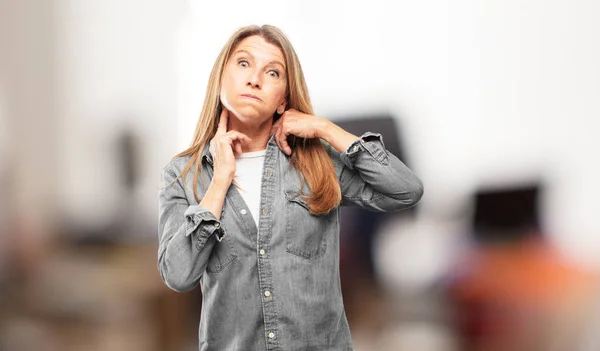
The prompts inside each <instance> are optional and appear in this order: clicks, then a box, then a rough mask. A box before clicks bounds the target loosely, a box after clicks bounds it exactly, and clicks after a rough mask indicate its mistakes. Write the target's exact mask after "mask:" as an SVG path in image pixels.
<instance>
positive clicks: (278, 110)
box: [277, 100, 287, 114]
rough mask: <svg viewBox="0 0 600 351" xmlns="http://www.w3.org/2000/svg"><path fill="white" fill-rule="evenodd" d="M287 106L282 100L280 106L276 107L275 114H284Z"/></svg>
mask: <svg viewBox="0 0 600 351" xmlns="http://www.w3.org/2000/svg"><path fill="white" fill-rule="evenodd" d="M286 106H287V101H285V100H283V101H282V102H281V104H279V106H278V107H277V113H278V114H283V112H285V107H286Z"/></svg>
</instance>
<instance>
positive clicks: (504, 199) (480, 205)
mask: <svg viewBox="0 0 600 351" xmlns="http://www.w3.org/2000/svg"><path fill="white" fill-rule="evenodd" d="M542 191H543V186H542V185H541V183H534V184H526V185H521V186H515V187H513V188H504V189H490V190H486V189H482V190H480V191H478V192H477V194H476V195H475V211H474V212H475V213H474V217H473V236H474V238H475V240H476V241H478V242H483V243H492V242H510V241H516V240H522V239H525V238H526V237H527V236H529V235H538V234H539V233H540V231H538V230H537V229H538V228H539V227H540V222H539V214H538V212H539V211H538V203H539V196H540V193H541V192H542Z"/></svg>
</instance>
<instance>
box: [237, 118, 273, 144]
mask: <svg viewBox="0 0 600 351" xmlns="http://www.w3.org/2000/svg"><path fill="white" fill-rule="evenodd" d="M272 126H273V120H272V119H267V120H266V121H265V122H264V123H262V124H250V125H249V124H245V123H241V122H240V120H239V119H237V118H236V117H235V116H231V115H230V117H229V126H228V128H227V129H228V130H237V131H238V132H240V133H244V134H246V135H247V136H249V137H250V138H251V139H252V141H251V142H249V143H246V144H242V152H252V151H260V150H264V149H266V148H267V143H268V142H269V139H270V138H271V127H272Z"/></svg>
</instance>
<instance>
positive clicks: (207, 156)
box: [202, 133, 277, 166]
mask: <svg viewBox="0 0 600 351" xmlns="http://www.w3.org/2000/svg"><path fill="white" fill-rule="evenodd" d="M269 145H272V146H275V147H277V142H276V141H275V133H273V134H271V137H270V138H269V141H268V142H267V149H268V148H269ZM204 162H208V163H210V165H211V166H212V165H213V158H212V154H211V153H210V143H206V145H204V149H203V150H202V164H204Z"/></svg>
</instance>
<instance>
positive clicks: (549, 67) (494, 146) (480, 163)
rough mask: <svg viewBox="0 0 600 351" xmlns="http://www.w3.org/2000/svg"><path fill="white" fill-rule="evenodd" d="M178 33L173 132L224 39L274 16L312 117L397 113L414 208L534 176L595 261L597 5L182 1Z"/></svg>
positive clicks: (560, 225)
mask: <svg viewBox="0 0 600 351" xmlns="http://www.w3.org/2000/svg"><path fill="white" fill-rule="evenodd" d="M189 4H190V5H191V9H192V11H191V12H190V13H188V15H187V17H186V19H185V21H184V22H183V24H182V27H181V36H180V38H181V42H180V43H179V64H180V66H179V90H180V92H181V94H180V99H179V102H178V106H179V114H178V120H179V126H178V128H179V132H178V135H179V138H178V146H179V148H183V147H185V146H187V145H188V144H189V141H190V140H191V136H192V134H193V129H194V126H195V122H196V119H197V116H198V113H199V111H200V108H201V104H202V99H203V97H204V93H205V88H206V82H207V79H208V74H209V72H210V69H211V67H212V64H213V62H214V60H215V59H216V56H217V54H218V52H219V50H220V48H221V46H222V45H223V44H224V42H225V41H226V39H227V38H228V36H229V35H230V34H231V33H232V32H233V31H234V30H235V29H236V28H237V27H239V26H241V25H244V24H250V23H255V24H263V23H270V24H274V25H277V26H279V27H280V28H282V29H283V30H284V32H286V33H287V34H288V36H289V37H290V39H291V41H292V43H293V44H294V46H295V48H296V50H297V52H298V54H299V56H300V60H301V62H302V65H303V67H304V70H305V74H306V77H307V81H308V85H309V89H310V91H311V95H312V98H313V103H314V105H315V110H316V113H318V114H321V115H324V116H327V115H335V116H339V115H341V114H343V113H348V114H355V113H358V112H361V111H372V110H376V111H382V110H384V111H385V110H387V111H390V112H392V113H394V114H396V115H397V116H398V117H400V118H401V119H402V123H403V127H404V130H405V131H406V135H405V137H406V141H407V143H408V145H407V147H408V150H409V151H410V152H411V153H412V154H411V159H412V160H414V161H413V162H412V163H413V164H414V168H415V171H417V173H418V174H419V175H420V176H421V177H422V178H423V180H424V182H425V188H426V195H425V197H424V198H423V200H422V203H423V209H424V213H423V216H425V217H427V216H428V215H431V216H434V215H438V214H440V213H444V212H446V211H451V210H452V208H455V207H456V206H457V205H458V206H464V205H465V201H466V197H467V196H468V195H469V194H470V192H471V191H472V190H473V189H475V187H477V186H479V185H501V184H503V183H511V182H518V181H527V180H530V179H535V178H537V177H541V178H542V179H546V181H547V185H548V186H549V187H548V189H547V191H548V193H547V198H548V201H547V202H546V204H547V205H546V206H545V207H544V210H545V217H544V224H545V225H546V230H547V231H548V232H549V233H550V234H551V236H552V237H553V238H554V239H555V240H556V242H558V243H559V244H560V245H561V247H562V248H564V249H565V250H566V251H567V252H569V253H571V254H572V255H573V256H574V257H575V258H577V259H581V260H592V261H594V262H595V263H596V264H600V256H599V255H595V254H594V253H595V252H596V251H597V250H599V249H600V235H598V234H600V221H598V220H597V219H596V218H595V212H596V211H594V210H595V209H597V208H598V206H596V204H595V201H594V200H595V199H594V196H595V195H596V194H599V193H600V185H599V182H597V181H595V180H596V179H600V174H599V173H600V167H599V166H598V163H597V161H596V159H597V157H596V155H595V151H596V150H598V149H600V141H598V139H596V140H592V132H593V131H595V130H598V125H599V123H598V120H597V118H598V115H599V112H600V107H599V106H598V104H597V102H596V99H597V98H598V97H599V93H600V84H599V82H600V71H599V66H598V64H597V62H600V40H599V39H600V38H599V35H598V33H600V24H598V22H597V21H594V16H595V15H596V14H598V13H600V12H599V10H600V3H598V2H593V1H567V0H561V1H549V2H548V1H545V2H542V1H519V0H510V1H502V2H481V1H467V0H462V1H442V0H429V1H395V2H387V1H381V0H375V1H368V2H344V3H341V2H321V1H286V2H278V1H254V2H245V1H229V2H224V3H221V2H216V1H211V2H202V1H193V0H190V1H189Z"/></svg>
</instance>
